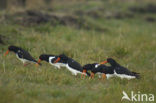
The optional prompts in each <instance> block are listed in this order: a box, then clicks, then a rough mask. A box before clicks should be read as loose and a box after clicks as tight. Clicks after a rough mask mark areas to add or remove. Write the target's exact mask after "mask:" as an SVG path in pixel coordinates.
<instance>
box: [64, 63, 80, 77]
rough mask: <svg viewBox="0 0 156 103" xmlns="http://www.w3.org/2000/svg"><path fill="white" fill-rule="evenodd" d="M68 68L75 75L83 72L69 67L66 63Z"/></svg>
mask: <svg viewBox="0 0 156 103" xmlns="http://www.w3.org/2000/svg"><path fill="white" fill-rule="evenodd" d="M66 68H67V69H68V70H69V71H70V72H72V74H73V75H77V73H81V74H82V72H80V71H78V70H75V69H73V68H71V67H69V65H68V64H66Z"/></svg>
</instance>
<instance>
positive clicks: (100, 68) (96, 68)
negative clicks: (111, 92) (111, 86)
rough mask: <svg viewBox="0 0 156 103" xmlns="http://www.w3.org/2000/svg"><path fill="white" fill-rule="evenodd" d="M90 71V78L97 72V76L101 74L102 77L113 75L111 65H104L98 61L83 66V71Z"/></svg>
mask: <svg viewBox="0 0 156 103" xmlns="http://www.w3.org/2000/svg"><path fill="white" fill-rule="evenodd" d="M88 70H90V71H91V78H94V74H99V77H100V76H101V75H102V79H105V78H107V79H109V78H110V77H113V76H114V70H113V68H112V67H111V66H105V65H103V64H99V63H93V64H86V65H84V66H83V72H84V73H85V72H86V71H88Z"/></svg>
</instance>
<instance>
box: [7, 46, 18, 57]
mask: <svg viewBox="0 0 156 103" xmlns="http://www.w3.org/2000/svg"><path fill="white" fill-rule="evenodd" d="M18 50H19V47H16V46H13V45H11V46H9V47H8V50H7V51H6V52H5V54H4V55H5V56H6V55H7V54H8V53H9V52H10V51H11V52H14V53H16V52H17V51H18Z"/></svg>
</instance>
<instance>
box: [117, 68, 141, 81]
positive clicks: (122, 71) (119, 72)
mask: <svg viewBox="0 0 156 103" xmlns="http://www.w3.org/2000/svg"><path fill="white" fill-rule="evenodd" d="M115 71H116V72H117V73H118V74H126V75H131V76H135V77H136V78H139V77H140V76H139V73H136V72H131V71H130V70H128V69H127V68H125V67H123V66H117V67H115Z"/></svg>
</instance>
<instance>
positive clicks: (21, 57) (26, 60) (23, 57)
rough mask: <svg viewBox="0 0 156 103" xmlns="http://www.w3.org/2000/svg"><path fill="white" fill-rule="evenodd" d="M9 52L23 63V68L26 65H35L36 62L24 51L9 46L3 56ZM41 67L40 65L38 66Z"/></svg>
mask: <svg viewBox="0 0 156 103" xmlns="http://www.w3.org/2000/svg"><path fill="white" fill-rule="evenodd" d="M9 51H10V52H14V53H15V54H16V56H17V58H18V59H19V60H20V61H22V62H23V64H24V66H26V65H27V64H28V63H37V61H36V60H35V59H34V58H33V57H32V56H31V55H30V54H29V53H28V52H27V51H25V50H24V49H22V48H20V47H17V46H9V47H8V50H7V51H6V53H5V56H6V55H7V54H8V53H9ZM39 65H41V64H39Z"/></svg>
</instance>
